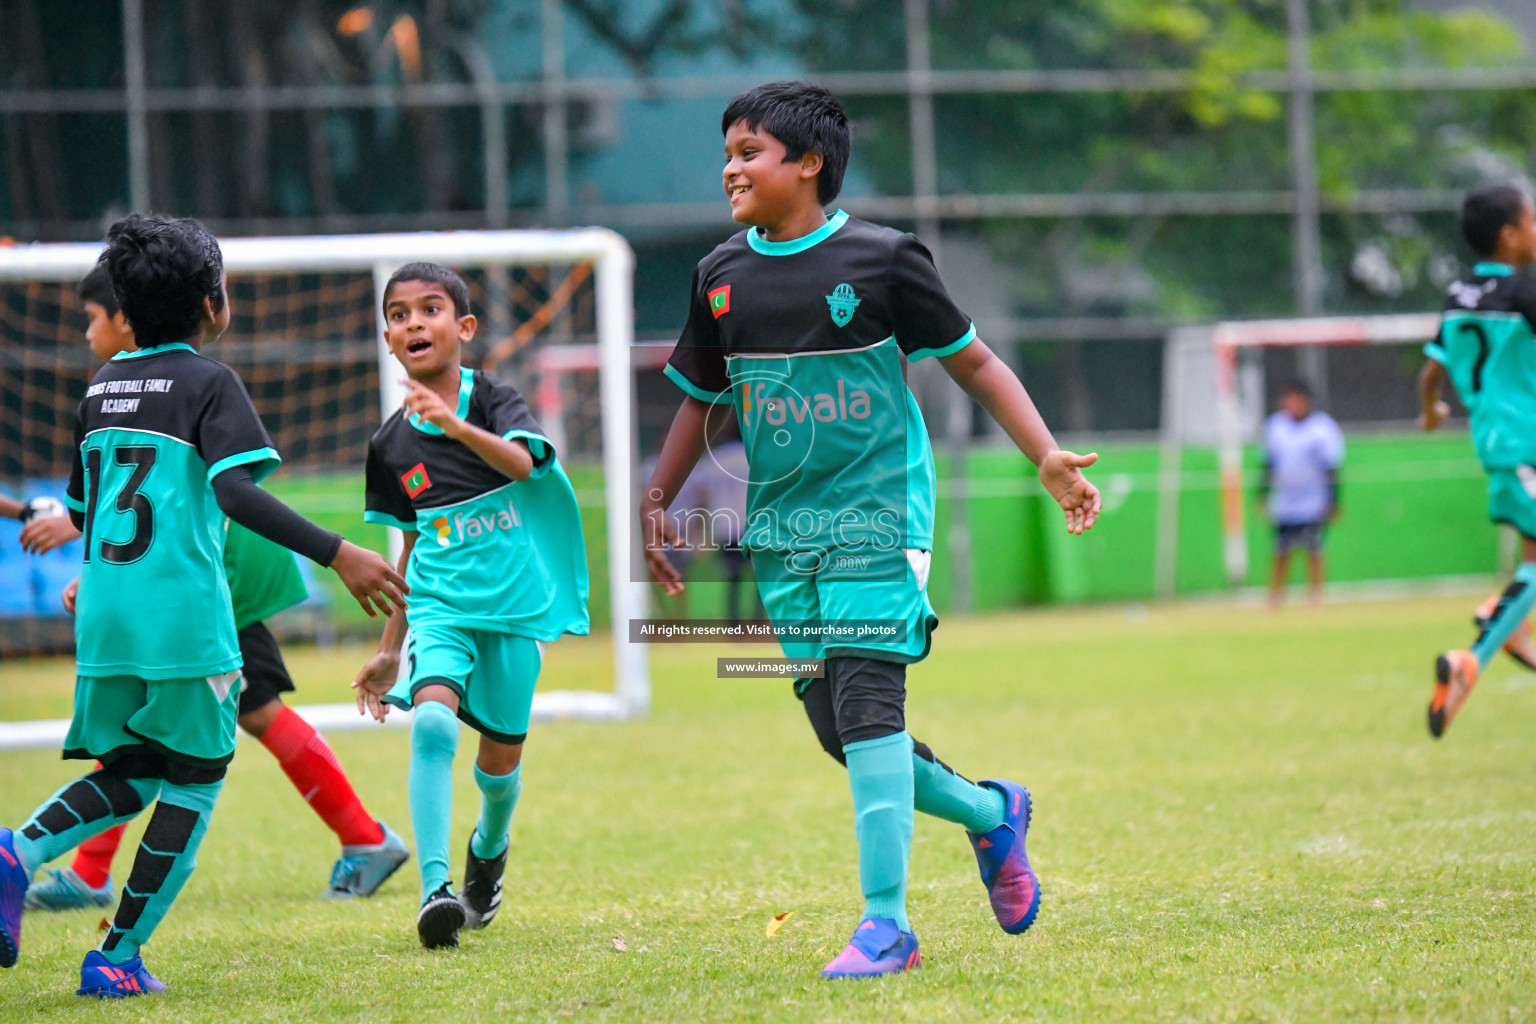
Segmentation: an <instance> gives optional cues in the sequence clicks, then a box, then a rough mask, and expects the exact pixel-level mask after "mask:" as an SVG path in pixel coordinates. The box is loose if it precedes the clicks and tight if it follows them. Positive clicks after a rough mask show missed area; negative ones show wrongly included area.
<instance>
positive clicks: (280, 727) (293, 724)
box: [261, 707, 384, 846]
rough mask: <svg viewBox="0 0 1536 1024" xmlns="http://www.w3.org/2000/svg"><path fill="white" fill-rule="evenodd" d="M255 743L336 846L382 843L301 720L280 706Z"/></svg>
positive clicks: (321, 740)
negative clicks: (279, 768) (265, 751)
mask: <svg viewBox="0 0 1536 1024" xmlns="http://www.w3.org/2000/svg"><path fill="white" fill-rule="evenodd" d="M261 745H262V746H264V747H266V748H267V749H268V750H270V751H271V752H272V756H273V757H275V758H277V763H278V764H279V765H281V766H282V769H283V773H284V774H285V775H287V776H288V781H290V782H292V783H293V787H294V788H295V789H297V790H298V791H299V794H300V795H301V796H303V797H304V800H305V802H306V803H308V804H309V806H310V809H311V810H313V811H314V812H315V813H316V814H318V815H319V816H320V820H321V821H323V822H325V823H326V825H328V826H330V829H331V831H332V832H335V833H336V837H337V838H338V839H340V840H341V845H343V846H376V845H377V844H379V843H382V842H383V841H384V830H383V829H382V828H380V827H379V823H378V821H377V820H375V819H374V817H373V816H372V815H370V814H369V813H368V811H367V809H366V808H364V807H363V802H362V801H361V800H359V799H358V798H357V792H356V791H355V790H354V789H353V788H352V783H351V782H349V781H347V773H346V772H344V771H342V770H341V765H340V764H339V763H338V762H337V760H336V754H335V753H334V752H333V751H332V750H331V745H330V744H329V743H327V742H325V737H324V736H322V735H320V733H318V732H316V731H315V727H314V726H312V725H310V724H309V723H308V722H306V721H305V720H304V716H302V715H300V714H299V713H298V712H297V711H295V710H293V708H290V707H285V708H283V709H282V710H281V711H279V712H278V713H277V717H276V718H274V719H273V720H272V724H271V725H269V726H268V727H267V731H266V732H264V733H262V734H261Z"/></svg>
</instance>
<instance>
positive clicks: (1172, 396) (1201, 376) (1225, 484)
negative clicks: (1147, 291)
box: [1155, 314, 1440, 597]
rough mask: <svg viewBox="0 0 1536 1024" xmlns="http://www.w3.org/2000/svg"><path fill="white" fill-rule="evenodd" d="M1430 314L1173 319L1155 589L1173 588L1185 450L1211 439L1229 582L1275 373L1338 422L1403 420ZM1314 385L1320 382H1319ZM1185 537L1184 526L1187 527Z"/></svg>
mask: <svg viewBox="0 0 1536 1024" xmlns="http://www.w3.org/2000/svg"><path fill="white" fill-rule="evenodd" d="M1439 323H1440V318H1439V316H1438V315H1434V314H1429V315H1392V316H1358V317H1319V318H1304V319H1284V320H1254V321H1238V322H1227V323H1217V324H1210V325H1203V326H1199V327H1189V328H1181V329H1179V330H1176V331H1174V332H1173V333H1172V334H1170V335H1169V337H1168V339H1167V342H1166V344H1165V346H1164V350H1163V414H1162V430H1161V444H1162V452H1161V455H1160V459H1159V480H1158V513H1157V558H1156V566H1155V579H1156V589H1157V593H1158V594H1159V595H1160V596H1163V597H1170V596H1173V595H1174V593H1175V592H1176V591H1177V589H1178V585H1177V580H1178V577H1179V564H1180V563H1179V543H1180V538H1181V532H1180V525H1181V524H1180V506H1181V495H1182V494H1183V492H1184V491H1186V490H1188V489H1189V485H1190V479H1189V477H1190V476H1191V474H1190V473H1189V472H1188V471H1187V470H1186V468H1185V463H1184V457H1185V452H1186V451H1187V450H1190V449H1193V448H1198V447H1211V448H1214V450H1215V456H1216V460H1215V480H1214V490H1215V491H1216V492H1217V494H1218V497H1219V501H1220V506H1221V519H1220V521H1221V545H1222V552H1221V556H1222V563H1223V568H1224V571H1225V576H1226V581H1227V583H1228V585H1231V586H1238V585H1241V584H1243V583H1245V582H1247V581H1249V580H1250V573H1249V563H1250V553H1249V536H1250V534H1249V530H1248V523H1247V514H1246V508H1247V504H1248V500H1249V497H1250V493H1251V489H1252V488H1251V483H1252V477H1253V472H1254V471H1257V469H1258V467H1257V466H1256V465H1251V464H1250V465H1245V456H1244V449H1245V447H1247V446H1248V445H1250V444H1252V443H1253V442H1256V441H1257V440H1258V439H1259V437H1260V435H1261V433H1262V427H1263V421H1264V417H1265V414H1266V412H1267V411H1268V410H1269V409H1270V408H1272V406H1273V400H1274V398H1275V397H1276V396H1277V394H1278V392H1279V390H1280V388H1281V387H1282V386H1283V385H1284V384H1285V382H1286V381H1288V380H1291V379H1297V378H1302V379H1308V381H1309V383H1311V384H1312V385H1313V390H1314V391H1316V392H1318V394H1317V395H1316V398H1317V404H1318V405H1319V407H1321V408H1324V409H1325V410H1326V411H1328V412H1330V413H1331V414H1332V415H1333V416H1334V417H1335V418H1336V419H1337V420H1339V421H1340V423H1341V424H1342V425H1343V426H1344V427H1345V429H1346V430H1354V431H1362V430H1371V429H1375V430H1394V429H1395V430H1402V429H1405V428H1409V427H1411V423H1412V420H1413V418H1414V415H1415V413H1416V411H1417V397H1416V391H1415V389H1414V385H1413V375H1414V373H1415V372H1416V371H1417V369H1418V367H1419V366H1420V365H1421V364H1422V363H1423V355H1422V353H1421V348H1422V346H1423V345H1424V343H1425V342H1427V341H1429V340H1430V339H1432V338H1433V337H1434V336H1435V334H1436V332H1437V331H1438V330H1439ZM1319 384H1322V385H1323V386H1322V387H1319ZM1186 539H1187V535H1186Z"/></svg>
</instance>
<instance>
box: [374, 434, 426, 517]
mask: <svg viewBox="0 0 1536 1024" xmlns="http://www.w3.org/2000/svg"><path fill="white" fill-rule="evenodd" d="M363 509H364V511H363V518H364V519H366V520H367V521H368V522H370V523H379V524H381V525H383V526H395V527H398V528H400V529H402V530H406V531H408V532H410V533H415V532H416V509H415V508H414V507H412V505H411V498H410V495H408V494H406V493H405V487H404V485H402V484H401V483H400V479H399V478H398V477H396V476H395V474H394V471H393V470H391V469H390V468H389V466H388V465H386V464H385V462H384V457H383V456H381V455H380V454H379V452H378V449H377V448H376V447H375V446H374V444H373V442H372V441H370V442H368V461H367V464H366V466H365V468H364V470H363Z"/></svg>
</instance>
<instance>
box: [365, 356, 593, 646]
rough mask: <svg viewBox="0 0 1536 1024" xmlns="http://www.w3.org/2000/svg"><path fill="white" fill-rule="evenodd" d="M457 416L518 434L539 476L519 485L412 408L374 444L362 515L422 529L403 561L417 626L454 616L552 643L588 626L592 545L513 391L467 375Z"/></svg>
mask: <svg viewBox="0 0 1536 1024" xmlns="http://www.w3.org/2000/svg"><path fill="white" fill-rule="evenodd" d="M457 413H458V415H459V417H460V418H461V419H463V420H465V421H466V422H468V423H469V424H470V425H472V426H476V427H480V428H482V429H484V430H488V431H491V432H492V433H495V434H498V435H500V436H501V437H504V438H507V439H509V440H511V439H514V438H515V439H521V440H522V441H523V442H524V443H526V444H527V445H528V450H529V452H530V453H531V454H532V455H533V464H534V468H533V475H532V476H531V477H530V478H529V479H527V480H524V481H521V482H515V481H512V480H509V479H507V478H506V477H505V476H503V475H502V474H501V473H499V472H497V471H496V470H495V469H492V468H491V467H490V466H489V465H487V464H486V463H485V461H484V460H483V459H481V458H480V456H478V455H476V454H475V453H474V452H472V451H470V449H469V448H467V447H465V446H464V445H462V444H460V443H459V442H458V441H455V440H453V439H452V438H449V437H446V436H444V434H443V432H442V431H441V430H439V429H438V428H436V427H434V426H432V424H430V423H427V422H425V421H423V420H421V419H420V418H418V417H417V416H415V414H410V415H407V414H406V413H405V410H403V409H401V410H397V411H396V412H395V413H394V414H393V415H392V416H390V417H389V419H387V420H385V421H384V425H383V426H382V427H380V428H379V431H378V433H376V434H374V435H373V439H372V440H371V441H370V442H369V443H368V465H367V497H366V511H365V512H364V518H365V519H367V520H368V522H370V523H381V524H383V525H385V526H395V527H399V528H400V529H402V530H408V531H410V532H413V533H416V534H418V537H417V540H416V547H415V549H414V550H413V551H412V553H411V560H410V564H409V565H408V566H407V569H406V581H407V582H408V583H409V584H410V585H411V605H410V610H409V611H408V612H407V618H408V620H409V622H410V624H411V628H412V629H413V630H416V629H420V628H421V627H423V626H426V625H429V624H430V625H447V626H456V627H460V628H464V629H482V630H491V631H496V632H503V633H514V634H517V635H519V636H526V637H530V638H532V639H534V640H554V639H555V638H557V637H559V636H560V635H561V634H562V633H577V634H584V633H586V632H587V628H588V620H587V554H586V548H585V547H584V545H583V544H582V536H581V513H580V511H579V510H578V509H577V506H576V493H575V491H574V490H572V489H571V483H570V481H569V480H568V479H567V478H566V475H565V471H564V470H563V469H561V468H560V463H559V461H558V460H557V459H556V458H555V449H554V446H553V445H551V444H550V443H549V439H548V438H547V437H545V436H544V433H543V431H541V430H540V429H539V425H538V424H537V423H536V422H535V421H534V419H533V416H532V414H530V413H529V412H528V404H527V403H526V402H525V401H523V396H522V395H520V394H518V393H517V391H516V389H514V388H512V387H511V386H510V385H507V384H504V383H502V382H501V381H499V380H497V379H496V378H494V377H492V376H490V375H488V374H486V373H483V372H480V371H474V372H471V371H470V370H462V371H461V374H460V387H459V402H458V409H457Z"/></svg>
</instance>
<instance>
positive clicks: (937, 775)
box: [912, 742, 1006, 834]
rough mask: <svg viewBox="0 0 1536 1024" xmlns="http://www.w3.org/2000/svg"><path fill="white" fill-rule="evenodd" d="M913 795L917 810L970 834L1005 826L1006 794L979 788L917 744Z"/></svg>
mask: <svg viewBox="0 0 1536 1024" xmlns="http://www.w3.org/2000/svg"><path fill="white" fill-rule="evenodd" d="M912 795H913V804H914V806H916V807H917V809H918V810H920V811H922V812H923V813H924V814H931V815H933V816H934V817H935V818H942V819H943V820H945V821H952V822H954V823H955V824H956V825H960V826H962V827H963V828H964V829H965V830H966V831H967V832H975V833H978V834H980V833H983V832H990V831H992V830H993V829H995V828H997V826H999V825H1001V824H1002V823H1003V812H1004V811H1005V810H1006V804H1005V803H1004V801H1003V794H1001V793H999V792H998V791H997V790H995V789H989V788H988V787H986V786H978V785H976V783H974V782H972V781H971V780H970V779H967V778H966V777H965V776H963V775H960V774H958V773H957V772H956V771H955V770H954V769H953V768H951V767H950V766H949V765H947V764H945V763H944V762H943V761H940V760H939V759H938V758H937V757H935V756H934V755H933V751H932V750H929V749H928V747H927V746H925V745H924V744H921V743H917V742H914V743H913V744H912Z"/></svg>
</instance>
